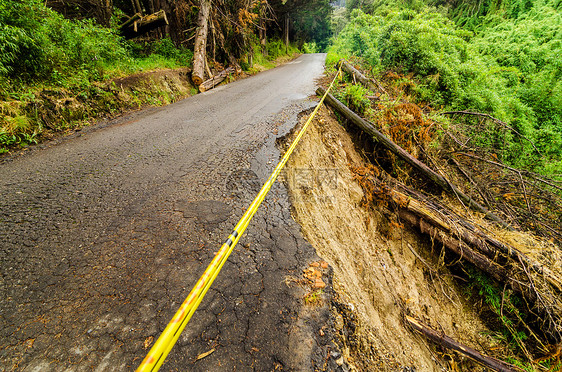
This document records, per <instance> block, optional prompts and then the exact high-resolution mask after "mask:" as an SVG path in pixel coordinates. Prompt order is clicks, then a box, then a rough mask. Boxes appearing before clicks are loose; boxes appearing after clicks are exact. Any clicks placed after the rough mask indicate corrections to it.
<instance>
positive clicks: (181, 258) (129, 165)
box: [0, 54, 337, 371]
mask: <svg viewBox="0 0 562 372" xmlns="http://www.w3.org/2000/svg"><path fill="white" fill-rule="evenodd" d="M324 58H325V56H324V55H321V54H317V55H303V56H302V57H300V58H298V59H297V60H295V61H293V62H291V63H289V64H286V65H284V66H281V67H279V68H276V69H273V70H269V71H266V72H263V73H260V74H258V75H256V76H253V77H251V78H247V79H244V80H240V81H236V82H234V83H231V84H229V85H226V86H222V87H219V88H217V89H214V90H211V91H209V92H206V93H203V94H200V95H197V96H194V97H191V98H189V99H186V100H183V101H180V102H177V103H175V104H171V105H169V106H166V107H162V108H153V109H147V110H144V111H139V112H136V113H133V114H130V115H127V116H124V117H121V118H119V119H116V120H113V121H111V122H108V123H102V124H99V125H96V126H93V127H90V128H88V129H85V130H83V131H81V132H79V133H77V134H75V135H73V136H70V137H67V138H64V139H62V140H59V141H58V142H57V143H54V144H49V145H48V146H44V148H36V149H33V150H32V151H29V152H28V153H27V154H24V155H21V156H15V157H11V158H6V159H4V160H3V162H2V163H1V164H0V195H1V198H0V262H1V267H0V272H1V277H0V296H1V297H0V370H6V371H9V370H26V371H28V370H29V371H44V370H45V371H49V370H52V371H60V370H74V371H81V370H131V369H134V368H136V367H137V365H138V364H139V363H140V361H141V360H142V358H143V357H144V355H145V354H146V351H147V349H146V347H147V346H148V345H150V344H151V343H152V342H153V340H154V339H155V338H157V337H158V335H159V334H160V332H161V331H162V330H163V329H164V327H165V325H166V324H167V323H168V321H169V320H170V318H171V316H172V315H173V313H174V312H175V311H176V310H177V308H178V306H179V304H180V303H181V302H182V301H183V300H184V298H185V297H186V296H187V294H188V293H189V290H190V289H191V287H192V286H193V284H194V283H195V281H196V280H197V278H198V277H199V275H200V274H201V273H202V272H203V270H204V269H205V267H206V266H207V265H208V263H209V262H210V260H211V258H212V257H213V255H214V253H215V252H216V250H217V249H218V248H219V247H220V245H221V244H222V243H223V242H224V240H225V239H226V237H227V236H228V234H229V233H230V231H231V229H232V227H233V226H234V224H235V223H236V222H237V220H238V218H239V217H240V216H241V215H242V213H243V211H244V210H245V208H246V207H247V206H248V205H249V203H250V201H251V200H252V199H253V197H254V195H255V193H256V192H257V191H258V190H259V187H260V185H261V183H262V182H263V181H264V180H265V179H266V178H267V174H268V173H269V172H270V171H271V170H272V169H273V167H274V165H275V164H276V162H277V160H278V159H279V151H278V150H277V148H276V146H275V140H276V138H277V137H278V136H281V135H283V134H284V133H286V132H287V131H288V130H290V129H291V128H292V127H294V125H295V124H296V122H297V116H298V114H299V113H300V112H302V111H303V110H305V109H308V108H310V107H311V106H312V105H313V104H314V101H313V100H311V99H309V98H308V97H309V96H310V95H312V94H314V90H315V79H316V78H318V77H320V75H321V74H322V72H323V62H324ZM317 259H318V257H317V256H316V255H315V252H314V249H313V248H312V247H311V246H310V245H309V244H308V243H307V242H306V241H305V240H304V239H303V238H302V237H301V235H300V233H299V226H297V225H296V223H295V222H294V221H293V220H292V219H291V216H290V204H289V201H288V197H287V193H286V190H285V187H284V186H283V185H282V184H280V183H277V184H276V185H275V186H274V188H273V189H272V191H271V193H270V195H269V196H268V197H267V199H266V201H265V202H264V205H263V206H262V208H261V209H260V211H259V212H258V214H257V215H256V217H255V219H254V221H253V222H252V223H251V224H250V226H249V228H248V232H247V234H246V235H245V236H244V237H243V238H242V239H241V241H240V244H239V245H238V247H237V248H236V249H235V251H234V252H233V254H232V256H231V258H230V260H229V262H228V263H227V264H226V265H225V266H224V268H223V270H222V272H221V274H220V275H219V277H218V279H217V280H216V282H215V284H214V285H213V287H212V289H211V290H210V291H209V293H208V295H207V297H206V298H205V300H204V301H203V302H202V303H201V306H200V308H199V310H198V311H197V312H196V313H195V315H194V317H193V318H192V321H191V322H190V324H189V325H188V326H187V328H186V330H185V331H184V333H183V335H182V336H181V337H180V340H179V342H178V344H177V345H176V347H175V348H174V350H173V351H172V353H171V354H170V356H169V357H168V359H167V361H166V363H165V364H164V366H163V370H182V371H185V370H193V371H234V370H240V371H248V370H258V371H271V370H276V369H278V370H312V369H316V368H318V369H322V368H326V369H328V370H331V369H336V367H337V365H335V364H333V362H332V359H333V358H331V357H330V354H332V355H336V356H337V354H336V353H335V352H333V350H334V345H333V342H332V340H331V337H332V336H331V334H330V332H328V331H322V332H321V331H320V328H321V327H325V328H324V329H328V328H329V327H328V328H326V325H328V326H329V325H330V322H331V320H330V317H329V312H328V311H327V310H326V309H325V308H318V309H314V310H313V311H311V310H310V309H306V308H303V305H302V303H303V301H302V297H303V293H304V291H305V290H304V289H303V288H301V287H300V286H296V285H291V284H290V280H287V278H290V277H297V278H298V277H299V276H300V275H301V274H302V269H303V268H304V267H306V266H307V265H308V263H310V262H311V261H313V260H317ZM325 280H327V281H329V278H327V279H325ZM327 292H329V291H327ZM319 334H321V335H323V336H319ZM211 350H214V351H213V352H212V353H211V354H209V355H208V356H206V357H205V358H202V359H200V360H197V356H198V355H201V354H202V353H205V352H208V351H211Z"/></svg>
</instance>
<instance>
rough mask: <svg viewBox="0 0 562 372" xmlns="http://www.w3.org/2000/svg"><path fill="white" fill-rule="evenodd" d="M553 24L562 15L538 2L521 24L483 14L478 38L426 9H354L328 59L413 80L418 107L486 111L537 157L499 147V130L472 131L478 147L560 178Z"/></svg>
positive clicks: (560, 116)
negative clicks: (350, 60)
mask: <svg viewBox="0 0 562 372" xmlns="http://www.w3.org/2000/svg"><path fill="white" fill-rule="evenodd" d="M560 24H562V16H561V13H560V12H559V11H558V10H557V9H555V8H554V7H553V6H546V5H542V3H539V2H537V4H536V6H532V7H531V8H530V10H528V11H527V12H526V13H525V16H522V17H521V18H517V19H504V18H501V17H499V16H498V15H490V16H489V17H488V18H486V22H485V25H484V24H483V26H482V29H481V30H480V31H479V33H478V34H477V35H474V34H473V33H472V32H471V31H467V30H463V29H460V28H459V27H458V26H456V25H455V24H454V23H453V22H452V21H451V20H449V19H448V18H446V17H445V16H444V15H442V14H440V13H438V12H435V11H434V10H431V9H429V8H426V9H425V10H423V11H421V12H417V11H413V10H410V9H405V10H400V11H395V10H389V9H388V8H384V9H383V8H381V10H380V11H378V12H376V13H375V14H374V15H368V14H365V13H363V12H361V11H359V10H354V11H353V12H352V15H351V20H350V22H349V23H348V24H347V25H346V27H345V28H344V29H343V30H342V31H341V32H340V33H339V35H338V37H337V38H336V39H335V40H334V42H333V44H332V46H331V48H330V50H329V56H328V60H334V59H336V57H335V56H336V55H337V58H338V59H339V57H340V56H358V57H362V58H363V59H364V60H365V61H366V62H367V63H368V64H369V65H370V66H371V67H372V68H373V69H375V70H378V71H383V70H393V71H395V72H398V73H402V74H405V75H410V74H412V75H413V76H414V80H415V84H413V92H412V93H413V94H414V95H415V97H416V98H417V99H418V100H419V101H423V102H426V103H429V104H431V105H432V106H433V107H435V108H437V107H444V108H447V109H453V110H472V111H480V112H485V113H489V114H491V115H493V116H494V117H497V118H498V119H500V120H502V121H504V122H507V123H508V124H509V125H510V126H511V127H513V128H515V129H516V130H517V131H519V132H520V133H521V134H523V135H525V136H527V137H530V138H531V139H532V140H533V141H534V142H535V143H536V145H537V147H538V148H539V150H540V151H541V153H542V155H543V156H537V154H536V152H535V153H533V155H532V156H526V157H523V156H521V155H522V154H523V153H525V152H529V153H532V151H530V144H529V143H528V142H527V141H514V140H511V139H510V138H507V139H505V140H502V141H500V140H499V138H498V136H503V135H504V134H503V132H497V133H493V134H492V135H490V134H486V136H484V135H483V134H481V133H474V135H475V136H480V137H481V141H482V144H483V145H486V146H490V147H495V146H498V143H502V145H501V146H503V147H502V148H501V151H499V152H500V155H501V154H503V155H504V158H503V160H504V161H508V162H510V163H511V164H514V165H519V166H527V167H531V168H535V169H536V170H539V171H543V172H545V173H551V172H553V171H554V172H557V173H560V172H561V171H562V169H561V168H560V164H561V163H562V98H561V95H560V93H559V92H560V89H561V88H562V82H561V81H562V80H561V77H562V59H561V58H560V55H562V29H561V28H560ZM503 143H505V145H503ZM553 164H554V165H553ZM554 169H557V170H556V171H555V170H554Z"/></svg>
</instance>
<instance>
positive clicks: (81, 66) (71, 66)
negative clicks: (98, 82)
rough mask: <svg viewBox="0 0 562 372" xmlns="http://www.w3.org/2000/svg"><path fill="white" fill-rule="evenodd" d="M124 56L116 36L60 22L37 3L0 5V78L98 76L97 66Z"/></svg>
mask: <svg viewBox="0 0 562 372" xmlns="http://www.w3.org/2000/svg"><path fill="white" fill-rule="evenodd" d="M126 55H127V50H126V49H125V48H124V47H123V46H122V45H121V43H120V39H119V37H118V36H117V35H116V34H115V33H114V32H113V31H112V30H110V29H105V28H101V27H98V26H96V25H94V24H93V21H92V20H83V21H69V20H66V19H64V18H63V17H62V15H60V14H58V13H56V12H54V11H52V10H51V9H49V8H47V7H45V6H44V5H43V3H42V2H41V1H40V0H21V1H8V2H2V3H1V4H0V75H2V76H3V77H5V78H9V79H12V80H13V81H15V82H17V81H20V82H26V81H31V80H32V79H35V80H37V79H41V80H54V81H55V82H57V83H59V82H60V81H59V80H60V79H61V77H65V76H70V75H73V74H74V72H76V71H80V72H81V73H82V72H89V73H92V72H93V73H94V74H99V71H98V70H97V69H98V68H99V67H100V66H101V63H102V62H105V63H109V62H112V61H115V60H118V59H122V58H124V57H125V56H126Z"/></svg>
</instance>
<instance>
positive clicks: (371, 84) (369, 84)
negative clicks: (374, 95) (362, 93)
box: [339, 59, 386, 93]
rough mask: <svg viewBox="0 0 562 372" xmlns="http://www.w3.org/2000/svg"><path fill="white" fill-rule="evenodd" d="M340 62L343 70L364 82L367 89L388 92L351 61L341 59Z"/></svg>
mask: <svg viewBox="0 0 562 372" xmlns="http://www.w3.org/2000/svg"><path fill="white" fill-rule="evenodd" d="M339 63H340V65H341V68H342V70H344V71H345V72H347V73H348V74H349V75H351V76H353V77H354V78H355V79H357V80H359V82H360V83H361V84H363V85H364V86H365V87H366V88H367V89H370V90H372V91H373V92H376V91H379V92H381V93H386V90H385V89H384V88H383V87H382V86H381V85H380V84H379V83H378V82H376V81H373V80H372V79H369V78H367V77H366V76H365V75H363V74H362V73H361V72H360V71H359V70H357V69H356V68H355V67H353V65H352V64H351V63H349V62H347V61H346V60H345V59H340V61H339Z"/></svg>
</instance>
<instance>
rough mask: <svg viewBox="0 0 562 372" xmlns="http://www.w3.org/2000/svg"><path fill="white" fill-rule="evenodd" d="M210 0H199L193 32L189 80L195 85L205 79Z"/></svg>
mask: <svg viewBox="0 0 562 372" xmlns="http://www.w3.org/2000/svg"><path fill="white" fill-rule="evenodd" d="M210 10H211V1H210V0H201V5H200V8H199V16H198V19H197V33H196V34H195V48H194V50H193V73H192V74H191V80H192V81H193V84H195V86H199V85H201V83H203V81H204V80H205V60H206V57H207V31H208V29H209V12H210Z"/></svg>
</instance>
